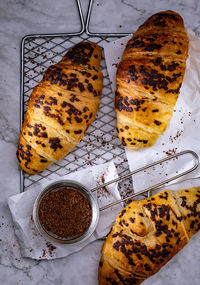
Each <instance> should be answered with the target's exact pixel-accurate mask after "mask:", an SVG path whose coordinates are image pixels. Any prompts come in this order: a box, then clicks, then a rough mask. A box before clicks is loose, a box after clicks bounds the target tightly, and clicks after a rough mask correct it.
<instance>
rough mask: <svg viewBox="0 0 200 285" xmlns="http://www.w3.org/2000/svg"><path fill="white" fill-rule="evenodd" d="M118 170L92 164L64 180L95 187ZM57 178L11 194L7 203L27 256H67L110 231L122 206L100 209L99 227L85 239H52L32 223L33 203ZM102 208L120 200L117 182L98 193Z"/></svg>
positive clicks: (106, 180)
mask: <svg viewBox="0 0 200 285" xmlns="http://www.w3.org/2000/svg"><path fill="white" fill-rule="evenodd" d="M117 177H118V175H117V171H116V168H115V165H114V163H113V162H109V163H106V164H102V165H97V166H93V167H90V168H87V169H83V170H81V171H77V172H73V173H70V174H68V175H66V176H63V177H62V178H61V179H62V180H64V179H72V180H75V181H77V182H80V183H82V184H83V185H84V186H86V187H87V188H88V189H92V188H94V187H96V186H98V185H101V184H103V183H104V182H108V181H111V180H112V179H114V178H117ZM54 181H56V180H50V181H49V180H46V181H45V182H44V183H42V184H40V185H37V186H34V187H33V188H31V189H30V190H27V191H26V192H24V193H21V194H17V195H15V196H12V197H9V199H8V206H9V208H10V211H11V214H12V218H13V221H14V226H15V233H16V236H17V238H18V241H19V244H20V247H21V254H22V256H24V257H30V258H34V259H55V258H60V257H65V256H68V255H70V254H71V253H73V252H76V251H79V250H80V249H82V248H83V247H85V246H86V245H87V244H89V243H91V242H92V241H94V240H96V239H99V238H101V237H103V236H105V235H106V234H108V233H109V231H110V228H111V225H112V223H113V222H114V220H115V218H116V216H117V214H118V212H119V211H120V210H121V209H122V205H120V204H119V205H116V206H114V207H112V208H109V209H107V210H104V211H102V212H101V211H100V217H99V223H98V225H97V228H96V230H95V231H94V233H93V234H92V235H91V236H90V238H89V239H87V240H86V241H84V242H82V243H80V244H77V245H71V244H57V243H54V242H49V241H48V240H46V239H45V238H44V237H42V236H41V235H40V233H39V232H38V230H37V228H36V227H35V224H34V222H33V205H34V202H35V199H36V197H37V196H38V195H39V193H40V192H41V190H42V189H43V188H44V187H45V186H46V185H48V184H50V183H52V182H54ZM94 195H96V198H97V199H98V200H97V201H98V204H99V207H100V208H101V207H102V206H105V205H107V204H109V203H111V202H114V201H116V200H119V199H120V198H121V197H120V194H119V192H118V187H117V183H113V184H111V185H109V186H107V187H106V191H105V190H104V189H100V190H98V191H97V193H95V194H94Z"/></svg>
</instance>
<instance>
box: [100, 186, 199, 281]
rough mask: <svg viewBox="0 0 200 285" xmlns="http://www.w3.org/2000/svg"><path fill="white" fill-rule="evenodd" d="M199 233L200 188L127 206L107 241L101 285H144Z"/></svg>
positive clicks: (161, 193)
mask: <svg viewBox="0 0 200 285" xmlns="http://www.w3.org/2000/svg"><path fill="white" fill-rule="evenodd" d="M198 230H200V187H193V188H190V189H184V190H179V191H171V190H164V191H162V192H160V193H159V194H157V195H155V196H152V197H150V198H148V199H145V200H142V201H134V202H132V203H130V204H129V205H127V206H126V207H125V208H124V209H123V210H122V211H121V212H120V213H119V215H118V216H117V219H116V221H115V223H114V225H113V227H112V230H111V232H110V234H109V235H108V237H107V239H106V241H105V242H104V245H103V248H102V257H101V261H100V263H99V284H100V285H111V284H126V285H128V284H130V285H132V284H136V285H137V284H141V283H142V282H143V281H144V280H145V279H146V278H148V277H149V276H151V275H153V274H155V273H156V272H158V271H159V270H160V268H161V267H162V266H163V265H165V264H166V263H167V262H168V261H169V260H170V259H171V258H172V257H173V256H174V255H175V254H176V253H177V252H178V251H180V250H181V249H182V248H183V247H184V246H185V245H186V244H187V242H188V240H189V239H190V238H191V237H192V236H193V235H194V234H195V233H197V231H198Z"/></svg>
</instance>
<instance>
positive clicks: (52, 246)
mask: <svg viewBox="0 0 200 285" xmlns="http://www.w3.org/2000/svg"><path fill="white" fill-rule="evenodd" d="M46 246H47V248H48V250H49V254H50V256H52V255H53V254H52V253H53V251H54V250H55V249H56V247H55V246H54V245H53V244H51V243H50V242H46ZM43 250H44V249H43Z"/></svg>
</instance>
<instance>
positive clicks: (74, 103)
mask: <svg viewBox="0 0 200 285" xmlns="http://www.w3.org/2000/svg"><path fill="white" fill-rule="evenodd" d="M100 60H101V49H100V47H99V46H98V45H97V44H95V43H92V42H81V43H79V44H77V45H76V46H74V47H73V48H71V49H70V50H69V51H68V52H67V54H66V55H65V56H64V57H63V59H62V60H61V61H60V62H59V63H58V64H56V65H52V66H50V67H49V68H48V69H47V71H46V72H45V74H44V76H43V79H42V81H41V82H40V83H39V84H38V85H37V86H36V87H35V88H34V90H33V92H32V94H31V96H30V98H29V102H28V108H27V114H26V117H25V120H24V123H23V126H22V131H21V134H20V138H19V144H18V152H17V157H18V159H19V163H20V166H21V168H22V169H23V170H24V171H25V172H27V173H29V174H35V173H39V172H40V171H43V170H44V169H45V168H46V167H47V166H48V165H50V164H51V163H53V162H56V161H58V160H60V159H62V158H63V157H64V156H65V155H67V154H68V153H69V152H70V151H71V150H72V148H73V147H74V146H76V145H77V144H78V143H79V142H80V140H81V139H82V138H83V136H84V134H85V132H86V130H87V128H88V127H89V125H90V124H91V123H92V121H93V120H94V118H95V116H96V113H97V111H98V107H99V103H100V99H101V93H102V82H103V75H102V72H101V70H100ZM27 147H28V148H30V147H31V149H29V152H30V153H31V155H29V158H28V160H27V158H26V156H25V155H24V152H26V151H27ZM40 156H42V157H43V159H45V160H47V162H46V163H44V162H41V159H40ZM33 169H34V171H33Z"/></svg>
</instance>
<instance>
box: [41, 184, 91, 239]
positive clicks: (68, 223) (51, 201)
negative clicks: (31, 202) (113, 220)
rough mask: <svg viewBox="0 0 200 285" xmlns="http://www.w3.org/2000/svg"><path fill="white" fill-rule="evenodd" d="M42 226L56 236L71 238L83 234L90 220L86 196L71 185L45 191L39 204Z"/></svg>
mask: <svg viewBox="0 0 200 285" xmlns="http://www.w3.org/2000/svg"><path fill="white" fill-rule="evenodd" d="M39 219H40V223H41V225H42V227H43V228H44V230H45V231H47V232H48V233H50V234H53V235H55V236H57V237H58V238H62V239H67V240H72V239H75V238H78V237H80V236H82V235H83V234H84V232H85V231H86V230H87V229H88V228H89V226H90V223H91V220H92V209H91V205H90V202H89V200H88V198H87V197H86V196H85V195H84V194H83V193H81V192H80V191H78V190H77V189H76V188H72V187H66V186H61V187H56V188H54V189H53V190H52V191H50V192H49V193H47V194H46V195H45V196H44V197H43V198H42V200H41V202H40V205H39Z"/></svg>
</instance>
